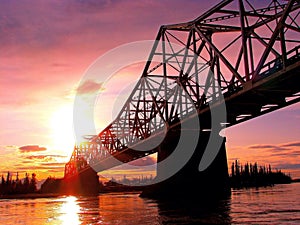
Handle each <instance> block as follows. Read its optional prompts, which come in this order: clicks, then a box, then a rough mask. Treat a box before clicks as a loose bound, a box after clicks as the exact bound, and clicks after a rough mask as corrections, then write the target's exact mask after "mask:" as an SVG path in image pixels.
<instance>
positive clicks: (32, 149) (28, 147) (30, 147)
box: [19, 145, 47, 152]
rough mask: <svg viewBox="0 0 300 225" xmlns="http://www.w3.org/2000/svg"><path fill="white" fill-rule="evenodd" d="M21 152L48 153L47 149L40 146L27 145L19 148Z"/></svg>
mask: <svg viewBox="0 0 300 225" xmlns="http://www.w3.org/2000/svg"><path fill="white" fill-rule="evenodd" d="M19 150H20V151H21V152H41V151H46V150H47V148H45V147H40V146H38V145H25V146H22V147H19Z"/></svg>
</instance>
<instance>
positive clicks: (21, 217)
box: [0, 183, 300, 225]
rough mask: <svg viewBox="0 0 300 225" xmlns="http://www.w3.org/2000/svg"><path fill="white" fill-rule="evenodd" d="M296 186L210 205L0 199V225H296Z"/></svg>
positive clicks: (238, 194)
mask: <svg viewBox="0 0 300 225" xmlns="http://www.w3.org/2000/svg"><path fill="white" fill-rule="evenodd" d="M299 199H300V183H294V184H288V185H276V186H274V187H267V188H259V189H243V190H233V191H232V195H231V197H230V198H229V199H227V200H223V201H220V202H214V203H212V204H210V205H207V204H202V203H201V202H195V203H194V204H192V205H191V204H188V203H185V202H179V201H176V200H174V201H172V202H161V201H155V200H146V199H142V198H140V197H138V193H117V194H116V193H113V194H102V195H99V196H98V197H74V196H65V197H59V198H40V199H7V200H6V199H1V200H0V224H8V225H12V224H14V225H15V224H32V225H36V224H71V225H77V224H107V225H110V224H113V225H116V224H125V225H127V224H128V225H141V224H142V225H146V224H149V225H150V224H151V225H155V224H157V225H158V224H163V225H167V224H168V225H169V224H178V225H182V224H300V201H299Z"/></svg>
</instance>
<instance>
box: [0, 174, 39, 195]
mask: <svg viewBox="0 0 300 225" xmlns="http://www.w3.org/2000/svg"><path fill="white" fill-rule="evenodd" d="M36 185H37V178H36V174H35V173H32V174H31V177H30V175H29V173H25V177H24V178H23V179H20V178H19V173H17V174H16V177H15V179H13V176H12V173H10V172H7V175H6V178H5V177H4V175H3V174H2V176H1V183H0V194H2V195H5V194H8V195H11V194H28V193H35V192H36V191H37V186H36Z"/></svg>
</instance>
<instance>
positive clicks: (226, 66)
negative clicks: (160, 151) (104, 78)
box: [65, 0, 300, 177]
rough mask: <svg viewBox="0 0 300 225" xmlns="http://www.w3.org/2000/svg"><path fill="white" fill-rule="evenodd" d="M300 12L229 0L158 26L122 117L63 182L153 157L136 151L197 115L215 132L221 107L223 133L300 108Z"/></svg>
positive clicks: (77, 152)
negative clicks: (89, 170)
mask: <svg viewBox="0 0 300 225" xmlns="http://www.w3.org/2000/svg"><path fill="white" fill-rule="evenodd" d="M299 8H300V2H299V1H297V0H290V1H279V0H271V1H270V2H268V4H266V1H251V0H224V1H222V2H220V3H219V4H217V5H216V6H214V7H213V8H212V9H210V10H209V11H207V12H205V13H204V14H202V15H201V16H199V17H198V18H196V19H195V20H192V21H190V22H185V23H179V24H172V25H163V26H161V27H160V29H159V32H158V34H157V37H156V41H155V43H154V45H153V48H152V50H151V52H150V55H149V58H148V61H147V62H146V64H145V67H144V70H143V71H142V74H141V78H140V80H139V81H138V82H137V84H136V86H135V88H134V89H133V91H132V93H131V95H130V96H129V98H128V99H127V101H126V103H125V104H124V106H123V108H122V109H121V110H120V113H119V115H118V116H117V117H116V119H115V120H114V121H112V122H111V123H110V124H109V125H108V126H107V127H106V128H105V129H104V130H103V131H101V132H100V133H99V134H98V135H97V136H94V137H93V138H91V139H90V140H88V141H87V142H85V143H82V144H80V145H76V146H75V147H74V151H73V154H72V156H71V158H70V161H69V162H68V163H67V164H66V167H65V177H70V176H72V175H74V174H78V173H80V172H81V171H83V170H84V169H85V168H86V167H87V165H91V166H93V168H96V170H97V172H100V171H102V170H105V169H108V168H111V167H113V166H116V165H117V163H116V162H115V161H114V160H113V159H118V160H119V161H121V162H130V161H133V160H136V159H138V158H141V157H145V156H147V155H149V154H152V153H155V152H157V147H153V148H152V149H146V150H145V149H144V150H143V151H138V150H134V149H137V148H138V145H139V144H140V143H143V142H149V143H151V141H153V140H155V138H157V137H158V136H159V134H161V133H163V132H165V131H166V130H169V129H170V128H171V127H172V126H175V125H176V123H178V121H179V120H181V121H184V120H187V119H189V118H190V117H192V116H193V115H194V114H195V113H196V114H197V116H199V119H200V124H201V131H204V130H211V128H212V127H211V123H210V119H211V118H210V113H211V110H213V109H218V107H219V106H220V105H221V104H225V105H226V112H227V113H226V115H227V116H226V118H225V119H224V120H223V121H219V127H220V129H221V128H224V127H229V126H233V125H235V124H238V123H242V122H244V121H246V120H249V119H252V118H255V117H258V116H260V115H263V114H266V113H269V112H272V111H274V110H277V109H280V108H283V107H285V106H288V105H291V104H294V103H296V102H299V101H300V60H299V59H300V44H299V43H300V34H299V33H300V27H299V13H300V11H299ZM99 76H101V74H99ZM178 119H179V120H178ZM200 141H201V140H200Z"/></svg>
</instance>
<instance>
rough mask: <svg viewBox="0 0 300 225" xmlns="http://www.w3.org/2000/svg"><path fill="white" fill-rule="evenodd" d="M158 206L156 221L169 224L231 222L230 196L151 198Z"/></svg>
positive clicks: (164, 224) (165, 224)
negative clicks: (209, 198)
mask: <svg viewBox="0 0 300 225" xmlns="http://www.w3.org/2000/svg"><path fill="white" fill-rule="evenodd" d="M153 201H155V202H156V203H157V207H158V221H159V224H161V225H170V224H180V225H187V224H191V225H192V224H195V225H196V224H197V225H199V224H231V217H230V204H231V200H230V197H228V198H227V199H223V200H211V201H209V200H203V201H201V200H195V199H189V200H188V199H176V200H163V201H162V200H153Z"/></svg>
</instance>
